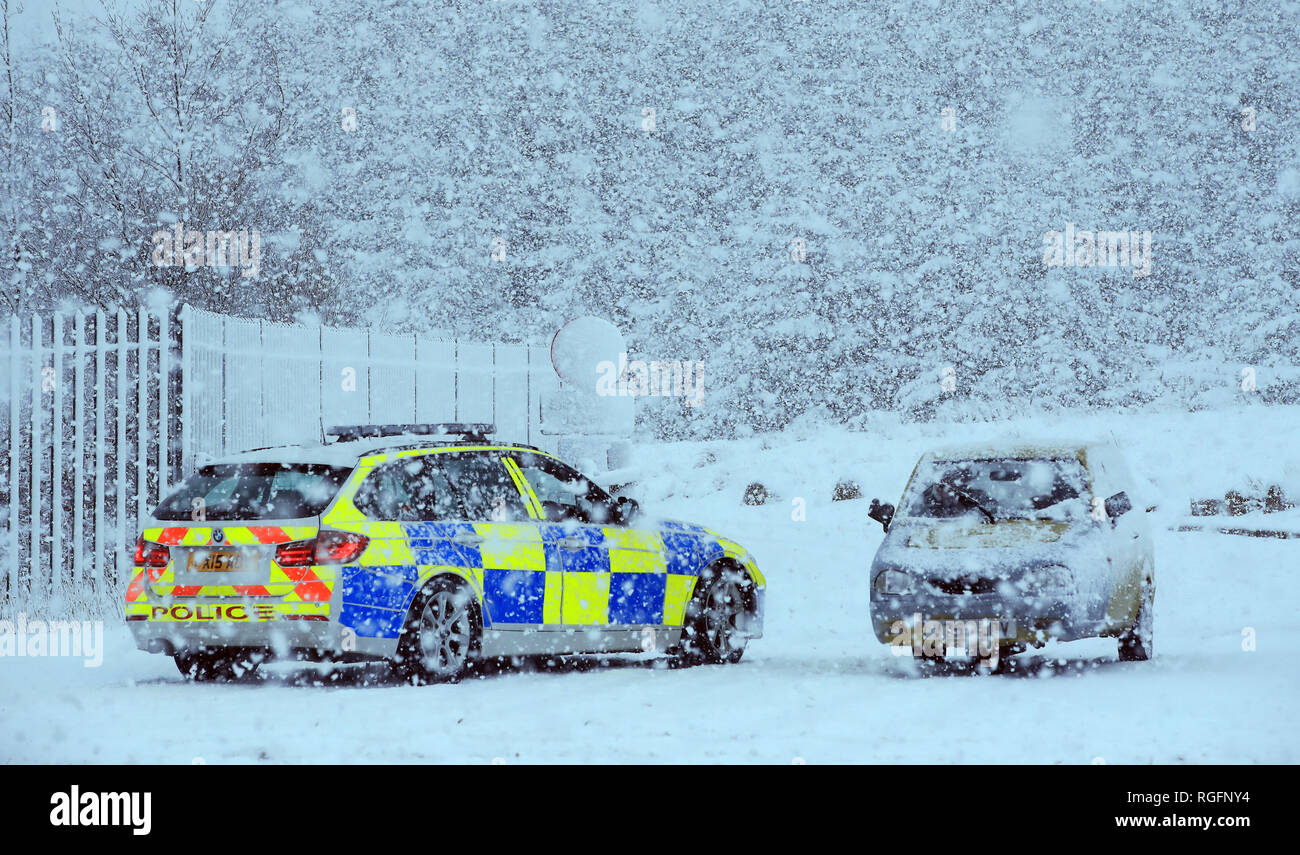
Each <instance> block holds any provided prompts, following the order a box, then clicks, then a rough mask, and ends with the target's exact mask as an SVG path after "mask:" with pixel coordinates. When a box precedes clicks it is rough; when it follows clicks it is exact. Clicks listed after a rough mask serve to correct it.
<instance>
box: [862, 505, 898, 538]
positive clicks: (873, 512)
mask: <svg viewBox="0 0 1300 855" xmlns="http://www.w3.org/2000/svg"><path fill="white" fill-rule="evenodd" d="M867 516H869V517H870V518H871V519H873V520H875V521H876V522H878V523H880V527H881V528H883V529H884V530H885V531H889V524H890V523H891V522H893V520H894V506H893V505H891V504H889V503H887V502H886V503H884V504H882V503H881V501H880V500H879V499H872V500H871V507H870V508H868V509H867Z"/></svg>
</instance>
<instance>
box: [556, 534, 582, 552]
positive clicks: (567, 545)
mask: <svg viewBox="0 0 1300 855" xmlns="http://www.w3.org/2000/svg"><path fill="white" fill-rule="evenodd" d="M559 544H560V548H561V549H582V548H583V547H584V546H586V545H587V539H586V538H585V537H580V536H578V535H576V534H571V535H569V536H568V537H562V538H560V540H559Z"/></svg>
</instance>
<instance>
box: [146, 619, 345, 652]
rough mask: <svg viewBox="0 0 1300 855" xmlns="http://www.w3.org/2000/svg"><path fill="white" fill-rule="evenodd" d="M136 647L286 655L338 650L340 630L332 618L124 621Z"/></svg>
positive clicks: (152, 650)
mask: <svg viewBox="0 0 1300 855" xmlns="http://www.w3.org/2000/svg"><path fill="white" fill-rule="evenodd" d="M127 627H128V628H130V630H131V635H132V637H134V638H135V644H136V647H138V648H139V649H141V650H144V651H147V652H149V653H162V654H165V655H169V656H170V655H173V654H175V653H176V652H177V651H178V650H193V649H196V648H201V647H230V648H245V649H257V650H266V651H268V652H270V653H273V654H276V655H280V656H287V655H290V654H292V653H294V652H296V651H302V650H313V651H320V652H329V653H333V652H336V651H338V650H339V649H340V641H341V638H340V630H339V627H338V625H337V624H335V623H334V622H333V621H331V620H328V619H326V620H303V619H277V620H266V621H230V620H216V619H211V620H187V621H152V620H147V619H146V620H138V619H137V620H132V619H128V620H127Z"/></svg>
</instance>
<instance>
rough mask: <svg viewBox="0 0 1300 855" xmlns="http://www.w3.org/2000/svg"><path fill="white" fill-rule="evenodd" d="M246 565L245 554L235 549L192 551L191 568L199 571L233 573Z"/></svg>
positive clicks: (193, 570)
mask: <svg viewBox="0 0 1300 855" xmlns="http://www.w3.org/2000/svg"><path fill="white" fill-rule="evenodd" d="M243 567H244V555H243V553H241V552H237V551H235V550H233V549H232V550H213V551H211V552H205V553H194V552H191V553H190V561H189V569H190V571H192V572H198V573H233V572H237V571H239V570H242V569H243Z"/></svg>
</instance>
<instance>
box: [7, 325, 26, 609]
mask: <svg viewBox="0 0 1300 855" xmlns="http://www.w3.org/2000/svg"><path fill="white" fill-rule="evenodd" d="M22 343H23V334H22V327H21V326H20V323H19V320H18V316H17V315H12V316H10V318H9V355H10V359H9V393H10V394H9V531H8V532H7V534H8V537H9V596H10V597H13V596H16V595H17V593H18V560H19V554H18V553H19V549H18V537H19V535H18V516H19V512H20V510H21V507H22V506H21V504H20V503H19V501H18V483H19V480H20V478H19V469H20V466H21V464H22V459H23V458H22V447H23V446H22V442H21V441H20V439H21V434H20V431H19V428H18V421H19V419H20V418H21V417H22V408H23V405H22V398H21V397H20V395H21V393H20V392H19V387H20V386H21V385H22V367H21V366H20V365H19V361H20V360H21V359H22V352H21V351H20V350H19V347H20V346H21V345H22Z"/></svg>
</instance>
